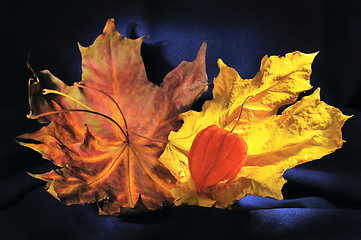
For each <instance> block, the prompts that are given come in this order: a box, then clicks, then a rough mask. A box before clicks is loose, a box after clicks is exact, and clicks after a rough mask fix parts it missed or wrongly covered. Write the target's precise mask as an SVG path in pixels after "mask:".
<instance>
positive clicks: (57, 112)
mask: <svg viewBox="0 0 361 240" xmlns="http://www.w3.org/2000/svg"><path fill="white" fill-rule="evenodd" d="M67 112H85V113H92V114H95V115H98V116H102V117H104V118H105V119H107V120H108V121H110V122H112V123H114V124H115V125H116V126H117V127H118V128H119V129H120V130H121V131H122V133H123V134H124V136H127V135H126V134H125V132H124V130H123V128H122V127H121V126H120V125H119V123H118V122H117V121H115V120H114V119H113V118H111V117H109V116H107V115H105V114H102V113H100V112H96V111H93V110H87V109H63V110H58V111H51V112H46V113H41V114H38V115H36V116H31V115H30V114H29V115H27V117H28V118H30V119H39V118H41V117H45V116H49V115H54V114H60V113H67ZM127 140H128V139H127Z"/></svg>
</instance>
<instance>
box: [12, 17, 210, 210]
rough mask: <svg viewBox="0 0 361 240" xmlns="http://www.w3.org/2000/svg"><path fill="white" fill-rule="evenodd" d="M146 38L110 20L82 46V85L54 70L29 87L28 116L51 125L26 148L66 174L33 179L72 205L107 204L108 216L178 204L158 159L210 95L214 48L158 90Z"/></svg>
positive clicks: (32, 136)
mask: <svg viewBox="0 0 361 240" xmlns="http://www.w3.org/2000/svg"><path fill="white" fill-rule="evenodd" d="M143 38H144V37H141V38H139V39H136V40H131V39H127V38H125V37H123V36H122V35H120V34H119V33H118V32H117V30H116V28H115V26H114V20H113V19H110V20H108V22H107V24H106V26H105V28H104V32H103V34H101V35H100V36H99V37H98V38H97V39H96V40H95V42H94V44H93V45H91V46H89V47H81V46H79V48H80V51H81V54H82V59H83V66H82V68H83V76H82V81H81V82H80V83H75V84H74V85H73V86H67V85H66V84H64V83H63V82H62V81H61V80H59V79H58V78H56V77H55V76H54V75H52V74H51V73H50V72H49V71H47V70H45V71H40V72H39V73H38V74H36V79H35V80H30V81H29V103H30V114H29V116H28V117H29V118H34V119H38V120H39V121H40V122H42V123H49V124H48V125H47V126H44V127H43V128H41V129H40V130H39V131H37V132H35V133H30V134H23V135H21V136H19V137H18V141H19V143H20V144H22V145H24V146H27V147H30V148H32V149H34V150H36V151H38V152H40V153H41V154H42V156H43V157H44V158H46V159H49V160H51V161H52V162H53V163H54V164H55V165H57V166H60V167H61V168H60V169H56V170H52V171H50V172H48V173H45V174H32V176H34V177H37V178H39V179H43V180H45V181H47V189H48V191H49V192H50V193H51V194H52V195H54V196H55V197H56V198H58V199H60V200H61V201H63V202H64V203H65V204H74V203H88V202H99V201H103V207H102V209H100V211H101V213H103V214H118V213H119V212H120V211H123V210H125V209H128V208H134V207H135V206H136V204H137V202H140V200H141V202H142V203H143V204H144V205H145V206H146V207H147V208H148V209H156V208H159V207H160V206H162V204H163V203H164V202H167V201H169V202H173V197H172V195H171V194H170V189H172V188H173V187H174V184H175V179H174V177H173V176H172V174H171V173H170V172H169V170H168V169H167V168H166V167H164V166H163V164H162V163H160V162H159V161H158V157H159V156H160V154H161V153H162V152H163V150H164V148H165V145H166V142H167V139H168V134H169V132H170V131H173V130H176V126H177V119H178V115H179V113H181V112H184V111H185V110H187V109H188V108H189V107H190V105H191V104H192V103H193V101H194V100H195V98H196V97H197V96H198V94H199V92H200V91H202V89H203V90H205V88H206V87H205V86H206V85H207V76H206V73H205V50H206V44H205V43H203V45H202V47H201V49H200V50H199V53H198V56H197V58H196V59H195V61H193V62H182V63H181V64H180V65H179V66H178V67H177V68H176V69H174V70H173V71H172V72H170V73H169V74H168V75H167V76H166V77H165V78H164V80H163V83H162V84H161V85H160V86H158V85H155V84H153V83H151V82H149V81H148V79H147V76H146V72H145V68H144V64H143V61H142V57H141V54H140V47H141V43H142V41H143ZM25 140H27V141H25ZM28 140H34V141H36V143H29V141H28Z"/></svg>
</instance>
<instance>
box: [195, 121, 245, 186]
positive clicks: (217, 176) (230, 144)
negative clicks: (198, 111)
mask: <svg viewBox="0 0 361 240" xmlns="http://www.w3.org/2000/svg"><path fill="white" fill-rule="evenodd" d="M246 157H247V143H246V142H245V141H244V140H243V138H242V137H241V136H239V135H238V134H237V133H233V132H230V131H227V130H225V129H222V128H219V127H217V126H216V125H211V126H209V127H207V128H205V129H203V130H202V131H200V132H199V133H198V134H197V136H196V137H195V139H194V141H193V144H192V146H191V149H190V150H189V154H188V164H189V172H190V174H191V176H192V178H193V181H194V184H195V186H196V189H197V192H198V193H201V192H202V191H203V190H204V188H205V187H209V186H212V185H215V184H216V183H218V182H220V181H223V180H228V179H231V178H233V177H235V176H236V175H237V174H238V172H239V171H240V170H241V168H242V167H243V165H244V162H245V161H246Z"/></svg>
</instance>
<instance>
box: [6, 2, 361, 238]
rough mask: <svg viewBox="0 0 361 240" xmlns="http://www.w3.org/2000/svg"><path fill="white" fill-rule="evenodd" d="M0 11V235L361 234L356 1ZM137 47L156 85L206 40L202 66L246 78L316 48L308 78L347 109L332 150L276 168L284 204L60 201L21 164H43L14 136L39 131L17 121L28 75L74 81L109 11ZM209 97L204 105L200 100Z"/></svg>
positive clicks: (360, 12) (36, 168)
mask: <svg viewBox="0 0 361 240" xmlns="http://www.w3.org/2000/svg"><path fill="white" fill-rule="evenodd" d="M0 11H1V18H2V19H1V26H2V28H1V34H2V35H1V38H2V40H3V41H4V40H5V43H2V45H1V48H0V49H1V69H2V71H1V79H2V82H1V94H0V97H1V99H0V100H1V101H0V104H1V115H0V116H1V136H0V140H1V142H0V146H1V148H0V149H1V165H0V189H1V195H0V238H1V239H138V238H152V237H156V238H158V239H208V238H210V239H229V238H231V237H236V238H235V239H273V238H278V239H340V238H342V239H359V238H361V208H360V206H361V157H360V156H361V154H360V149H361V140H360V137H361V119H360V116H361V114H360V110H361V108H360V106H361V105H360V103H359V102H360V98H361V93H360V90H361V61H360V54H361V3H360V2H359V1H333V0H331V1H327V0H324V1H321V0H313V1H310V0H303V1H287V2H286V1H234V0H232V1H226V0H223V1H159V0H153V1H130V0H129V1H122V0H118V1H74V2H71V3H70V2H69V3H68V2H66V1H51V0H49V1H14V2H11V3H9V4H6V5H3V6H2V9H1V10H0ZM111 17H112V18H115V20H116V27H117V29H118V31H119V32H120V33H121V34H122V35H124V36H126V37H128V38H136V37H140V36H142V35H149V36H150V38H146V39H145V41H144V44H143V45H142V54H143V58H144V62H145V65H146V69H147V74H148V78H149V79H150V80H151V81H152V82H155V83H159V82H161V80H162V78H163V77H164V76H165V75H166V74H167V73H168V72H169V71H171V70H172V69H173V68H175V67H176V66H177V65H178V64H179V63H180V62H181V61H182V60H187V61H191V60H193V59H194V58H195V56H196V53H197V51H198V49H199V47H200V45H201V43H202V41H203V40H206V41H207V42H208V49H207V57H206V60H207V73H208V78H209V80H210V81H212V80H213V78H214V77H216V76H217V74H218V68H217V64H216V61H217V59H218V58H221V59H222V60H223V61H224V62H225V63H226V64H227V65H229V66H231V67H234V68H235V69H236V70H237V71H238V72H239V74H240V75H241V77H243V78H252V77H253V76H254V75H255V74H256V73H257V71H258V69H259V65H260V60H261V59H262V57H263V56H264V55H266V54H268V55H284V54H285V53H288V52H292V51H295V50H298V51H302V52H307V53H310V52H316V51H320V53H319V55H318V56H317V57H316V59H315V62H314V64H313V74H312V77H311V83H312V85H313V86H316V87H321V97H322V99H323V100H324V101H325V102H327V103H328V104H331V105H333V106H336V107H338V108H340V109H341V110H342V111H343V112H344V113H345V114H348V115H351V114H352V115H354V117H353V118H352V119H350V120H348V121H347V123H346V125H345V127H344V128H343V136H344V139H345V140H346V141H347V142H346V143H345V144H344V147H343V148H342V149H341V150H338V151H336V152H335V153H334V154H331V155H329V156H326V157H324V158H322V159H321V160H318V161H314V162H311V163H307V164H303V165H301V166H298V167H296V168H294V169H291V170H288V171H287V172H286V173H285V178H286V179H288V182H287V183H286V185H285V186H284V189H283V193H284V196H285V200H283V201H278V200H274V199H269V198H260V197H252V196H248V197H246V198H244V199H242V200H241V201H239V205H238V209H237V210H232V211H229V210H223V209H210V208H199V207H193V206H189V207H187V206H182V207H177V208H171V209H165V210H161V211H155V212H151V213H146V214H139V215H132V216H122V217H119V218H115V217H107V216H99V215H98V213H97V210H96V208H95V207H94V206H92V205H74V206H68V207H66V206H64V205H62V204H61V203H60V202H58V201H57V200H56V199H54V198H53V197H51V196H50V195H49V194H48V193H47V192H46V191H45V190H44V189H43V187H44V183H43V182H41V181H38V180H36V179H33V178H31V177H30V176H28V175H26V173H25V171H31V172H45V171H47V170H50V169H51V167H52V166H51V164H49V163H48V162H47V161H45V160H43V159H41V157H40V155H39V154H38V153H36V152H34V151H32V150H30V149H27V148H24V147H21V146H18V145H17V144H16V143H15V142H14V141H13V139H12V138H13V137H15V136H17V135H20V134H22V133H26V132H32V131H35V130H37V129H39V128H40V125H39V124H37V122H36V121H32V120H28V119H26V117H25V115H26V114H27V113H28V111H29V109H28V104H27V80H28V78H29V77H31V72H30V71H29V70H28V69H27V68H26V59H27V55H28V53H29V52H30V51H31V55H30V62H31V64H32V66H33V68H34V69H37V70H41V69H49V70H50V71H51V72H52V73H53V74H55V75H56V76H57V77H59V78H60V79H62V80H63V81H64V82H66V83H68V84H72V83H73V82H74V81H79V80H80V78H81V57H80V53H79V51H78V47H77V42H79V43H80V44H82V45H83V46H88V45H90V44H91V43H92V42H93V41H94V39H95V38H96V37H97V36H98V35H99V34H100V33H101V32H102V29H103V27H104V25H105V23H106V20H107V19H108V18H111ZM210 97H211V94H210V93H209V92H208V93H207V94H206V95H205V96H204V97H203V98H202V100H205V99H208V98H210ZM200 103H201V102H200Z"/></svg>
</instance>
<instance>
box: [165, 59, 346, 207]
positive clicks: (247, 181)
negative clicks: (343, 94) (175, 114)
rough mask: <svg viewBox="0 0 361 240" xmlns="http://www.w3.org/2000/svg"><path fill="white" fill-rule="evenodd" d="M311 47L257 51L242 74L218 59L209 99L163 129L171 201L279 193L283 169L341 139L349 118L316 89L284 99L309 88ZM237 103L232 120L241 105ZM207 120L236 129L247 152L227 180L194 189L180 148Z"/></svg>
mask: <svg viewBox="0 0 361 240" xmlns="http://www.w3.org/2000/svg"><path fill="white" fill-rule="evenodd" d="M315 56H316V54H303V53H300V52H294V53H290V54H287V55H286V56H285V57H277V56H271V57H269V58H268V57H267V56H266V57H264V58H263V59H262V62H261V67H260V71H259V73H258V74H257V75H256V76H255V77H254V78H253V79H246V80H243V79H241V77H240V76H239V75H238V73H237V72H236V71H235V70H234V69H232V68H230V67H228V66H226V65H225V64H224V63H223V62H222V61H221V60H219V62H218V65H219V67H220V73H219V75H218V77H217V78H216V79H215V80H214V90H213V100H210V101H207V102H206V103H205V104H204V106H203V109H202V111H201V112H195V111H188V112H186V113H184V114H182V115H181V118H182V119H183V120H184V124H183V126H182V128H181V129H180V130H179V131H177V132H171V134H170V135H169V144H168V145H167V146H166V150H165V151H164V153H163V154H162V156H161V157H160V161H161V162H162V163H163V164H164V165H165V166H167V168H169V169H170V171H171V173H172V174H173V176H174V177H175V178H176V179H177V180H178V183H177V186H176V187H175V188H174V189H172V194H173V196H174V198H175V203H176V204H178V205H179V204H182V203H188V204H194V205H202V206H212V205H215V206H217V207H227V206H229V205H231V204H232V203H233V202H234V201H235V200H237V199H241V198H242V197H244V196H246V195H257V196H264V197H266V196H269V197H273V198H277V199H282V198H283V196H282V193H281V189H282V186H283V184H284V183H285V182H286V180H285V179H284V178H283V177H282V174H283V173H284V172H285V171H286V170H287V169H289V168H292V167H294V166H296V165H299V164H302V163H304V162H308V161H312V160H315V159H319V158H321V157H322V156H324V155H326V154H329V153H331V152H333V151H335V150H336V149H338V148H340V147H341V146H342V144H343V140H342V133H341V128H342V126H343V124H344V123H345V121H346V120H347V119H348V118H349V117H348V116H345V115H343V114H342V113H341V112H340V111H339V110H338V109H337V108H334V107H331V106H329V105H327V104H325V103H324V102H322V101H320V95H319V93H320V90H319V89H317V90H316V91H314V93H313V94H312V95H311V96H308V97H304V98H303V99H302V100H300V101H299V102H296V103H295V104H294V105H291V106H290V107H288V108H286V109H285V110H284V111H283V112H282V114H281V115H277V111H278V109H279V107H281V106H284V105H287V104H292V103H293V102H295V101H296V99H297V97H298V95H299V94H300V93H301V92H305V91H307V90H310V89H311V87H312V86H311V85H310V83H309V80H310V74H311V64H312V61H313V59H314V57H315ZM243 103H244V109H243V112H242V115H241V118H240V120H239V121H237V119H238V116H239V115H240V111H241V105H242V104H243ZM210 125H217V126H218V127H221V128H224V129H227V130H231V129H232V128H233V127H234V126H235V125H236V126H235V129H234V131H233V132H236V133H238V134H240V135H241V136H242V137H243V138H244V140H245V141H246V142H247V145H248V158H247V160H246V163H245V165H244V166H243V168H242V170H241V171H240V173H239V174H238V175H237V176H236V177H234V178H233V179H230V180H227V181H221V182H219V183H218V184H216V185H214V186H211V187H208V188H207V189H206V190H205V192H204V194H202V195H201V196H200V195H198V194H197V192H196V190H195V187H194V183H193V181H192V178H191V176H190V174H189V170H188V160H187V155H188V151H189V149H190V147H191V145H192V142H193V139H194V138H195V136H196V135H197V133H198V132H200V131H201V130H203V129H205V128H206V127H208V126H210Z"/></svg>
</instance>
